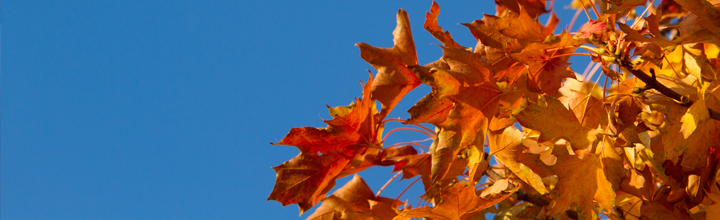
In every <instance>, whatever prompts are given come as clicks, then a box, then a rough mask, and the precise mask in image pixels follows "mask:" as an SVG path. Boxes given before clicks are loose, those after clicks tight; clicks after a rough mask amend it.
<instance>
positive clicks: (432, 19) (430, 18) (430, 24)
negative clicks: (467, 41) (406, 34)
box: [423, 1, 464, 49]
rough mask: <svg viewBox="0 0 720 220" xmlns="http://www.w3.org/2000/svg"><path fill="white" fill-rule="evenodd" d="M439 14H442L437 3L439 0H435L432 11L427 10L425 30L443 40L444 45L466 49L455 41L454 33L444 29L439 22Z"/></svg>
mask: <svg viewBox="0 0 720 220" xmlns="http://www.w3.org/2000/svg"><path fill="white" fill-rule="evenodd" d="M438 15H440V6H439V5H438V4H437V2H435V1H433V3H432V6H431V7H430V12H427V13H426V15H425V24H423V27H425V30H427V31H428V32H430V34H432V35H433V37H435V38H436V39H438V40H439V41H440V42H442V43H443V45H445V46H446V47H449V48H454V49H464V48H463V46H460V45H459V44H458V43H455V41H454V40H453V39H452V35H450V32H447V31H445V32H443V29H442V28H441V27H440V26H439V25H438V24H437V17H438Z"/></svg>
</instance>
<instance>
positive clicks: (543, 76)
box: [512, 49, 575, 96]
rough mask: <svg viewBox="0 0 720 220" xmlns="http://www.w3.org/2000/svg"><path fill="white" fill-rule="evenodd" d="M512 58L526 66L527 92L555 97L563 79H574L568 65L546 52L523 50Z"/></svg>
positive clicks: (573, 74)
mask: <svg viewBox="0 0 720 220" xmlns="http://www.w3.org/2000/svg"><path fill="white" fill-rule="evenodd" d="M512 57H513V58H514V59H516V60H518V61H520V62H522V63H525V64H526V65H527V66H528V82H527V86H528V90H530V91H533V92H538V93H546V94H548V95H550V96H555V95H556V94H557V93H558V89H560V87H562V82H563V80H564V79H565V78H572V79H575V73H574V72H573V71H572V69H570V64H569V63H567V62H566V61H564V60H563V59H557V58H554V57H552V56H551V55H550V54H548V53H547V52H546V51H538V50H533V49H531V50H527V49H526V50H523V52H521V53H518V54H513V55H512Z"/></svg>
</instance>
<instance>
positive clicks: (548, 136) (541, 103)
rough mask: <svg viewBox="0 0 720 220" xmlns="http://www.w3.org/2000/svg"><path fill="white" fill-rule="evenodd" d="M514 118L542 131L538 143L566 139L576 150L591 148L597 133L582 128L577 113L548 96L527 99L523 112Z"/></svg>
mask: <svg viewBox="0 0 720 220" xmlns="http://www.w3.org/2000/svg"><path fill="white" fill-rule="evenodd" d="M530 98H534V97H530ZM514 116H515V118H516V119H517V120H518V122H520V124H521V125H522V126H524V127H527V128H531V129H533V130H537V131H540V137H539V140H538V141H540V142H545V141H551V142H554V141H556V140H558V139H560V138H564V139H567V140H568V142H570V144H571V146H572V148H573V149H574V150H583V149H587V148H588V147H590V144H591V143H593V141H594V140H595V133H597V132H596V131H594V130H593V129H592V128H589V127H584V126H582V124H580V122H579V121H578V119H577V118H576V117H575V113H573V112H572V111H570V110H568V109H567V108H565V105H563V104H562V103H561V102H560V101H558V100H557V99H555V98H552V97H550V96H547V95H541V96H538V97H537V101H533V100H530V99H525V103H523V107H522V110H521V111H519V112H518V113H516V114H515V115H514Z"/></svg>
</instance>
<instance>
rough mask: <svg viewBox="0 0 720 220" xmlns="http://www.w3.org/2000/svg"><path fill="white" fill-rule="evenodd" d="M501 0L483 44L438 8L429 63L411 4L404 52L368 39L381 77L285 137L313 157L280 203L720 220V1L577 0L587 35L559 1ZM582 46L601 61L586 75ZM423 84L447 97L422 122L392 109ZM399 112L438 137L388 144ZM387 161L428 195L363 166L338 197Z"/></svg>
mask: <svg viewBox="0 0 720 220" xmlns="http://www.w3.org/2000/svg"><path fill="white" fill-rule="evenodd" d="M495 2H496V4H497V13H496V15H485V16H484V17H483V18H482V19H481V20H476V21H472V22H470V23H464V24H463V25H465V26H466V27H467V28H468V29H469V30H470V32H471V33H472V35H473V36H475V38H476V39H477V45H474V48H472V47H465V46H461V45H459V44H458V43H457V42H455V41H454V40H453V38H452V35H451V34H450V33H449V32H447V31H444V30H443V29H442V28H441V27H440V26H439V25H438V24H437V18H438V16H439V14H440V7H439V6H438V4H437V3H435V2H433V4H432V6H431V7H430V11H429V12H427V16H426V20H425V23H424V27H425V29H426V30H427V31H428V32H430V34H432V36H434V37H435V38H437V40H438V41H440V42H441V43H442V46H441V49H442V51H443V56H442V57H441V58H440V59H438V60H437V61H435V62H432V63H429V64H425V65H420V64H419V63H418V59H417V55H416V51H415V44H414V42H413V38H412V33H411V30H410V21H409V19H408V15H407V13H406V12H405V11H403V10H402V9H401V10H400V11H399V12H398V14H397V27H396V29H395V31H394V32H393V35H394V46H393V47H392V48H378V47H374V46H371V45H368V44H366V43H358V44H356V46H358V47H359V48H360V55H361V57H362V58H363V59H364V60H365V61H367V62H368V63H370V64H371V65H372V66H373V67H374V68H375V69H376V71H377V73H376V74H375V75H373V73H372V72H371V73H370V77H369V79H368V81H367V82H366V83H364V84H363V93H362V98H357V99H355V102H354V103H353V104H351V105H349V106H339V107H328V108H329V111H330V115H331V116H332V117H333V118H332V119H330V120H326V121H325V123H327V127H326V128H313V127H302V128H292V129H291V130H290V132H289V133H288V134H287V136H286V137H285V138H283V139H282V140H281V141H280V142H278V143H275V144H279V145H291V146H295V147H297V148H298V149H299V150H300V154H299V155H298V156H296V157H295V158H292V159H291V160H289V161H287V162H285V163H283V164H281V165H279V166H277V167H274V168H273V169H274V170H275V172H277V179H276V183H275V187H274V189H273V191H272V192H271V194H270V197H269V198H268V200H276V201H278V202H281V203H282V204H283V205H288V204H298V206H299V207H300V212H301V213H302V212H304V211H306V210H308V209H310V208H312V207H313V206H315V205H317V204H318V203H320V202H321V201H322V205H321V206H320V207H319V208H318V209H317V210H316V211H315V213H313V214H312V215H311V216H310V217H309V219H410V218H428V219H484V218H485V217H484V216H485V214H486V213H495V214H496V218H499V219H503V218H505V219H546V218H558V219H566V218H575V219H595V218H599V217H600V216H605V217H607V218H610V219H720V169H718V168H720V121H719V120H720V114H718V113H717V112H716V111H717V110H720V79H718V78H719V77H720V72H719V71H720V59H718V55H719V53H720V50H719V47H718V45H720V1H718V0H710V1H706V0H687V1H677V2H675V1H672V0H661V1H660V2H659V4H655V3H656V2H655V1H649V2H648V1H645V0H615V1H611V0H604V1H599V2H596V4H592V3H589V1H580V0H577V1H573V2H572V3H571V4H570V6H569V7H571V8H573V9H575V10H578V14H580V12H581V11H584V12H585V14H586V15H587V16H588V17H589V18H591V20H590V21H589V22H587V23H585V24H583V25H582V27H581V28H580V29H579V31H577V32H575V33H569V32H567V31H565V30H562V31H560V32H556V30H557V29H558V27H557V26H558V24H559V19H558V18H557V17H556V16H555V14H554V12H552V8H553V7H552V4H553V3H549V4H550V6H549V7H548V5H547V4H548V2H545V1H542V0H496V1H495ZM548 8H549V9H548ZM545 13H551V15H550V16H549V19H548V21H547V23H546V24H544V25H543V24H541V23H540V22H539V21H538V16H540V15H542V14H545ZM593 17H594V18H595V19H592V18H593ZM571 23H572V22H571ZM568 26H569V27H571V26H572V24H569V25H568ZM578 49H579V50H580V52H583V53H580V52H577V51H576V50H578ZM582 50H584V51H582ZM571 56H590V57H591V58H592V61H593V62H591V63H590V64H589V66H588V70H586V71H585V72H584V73H583V74H577V73H576V72H574V71H573V70H572V69H571V68H570V66H569V63H568V59H569V58H570V57H571ZM598 69H600V70H601V72H602V73H603V74H604V77H595V78H597V80H596V81H595V82H592V81H590V80H589V79H591V78H593V75H594V74H595V73H596V72H597V70H598ZM601 78H603V79H604V83H600V81H599V80H600V79H601ZM608 82H609V84H608ZM420 84H427V85H429V86H430V87H432V92H431V93H430V94H428V95H427V96H425V97H424V98H423V99H421V100H420V101H418V102H417V103H416V104H415V106H413V107H412V108H410V109H409V110H408V112H409V113H410V116H411V117H410V118H409V119H386V116H387V115H388V113H389V112H390V111H392V110H393V108H394V107H395V106H396V104H397V103H398V102H399V101H400V100H401V99H402V98H403V96H404V95H405V94H407V93H408V92H409V91H410V90H412V89H414V88H416V87H417V86H419V85H420ZM375 101H379V102H380V103H381V106H380V109H378V107H377V106H376V104H375V103H376V102H375ZM390 121H401V122H402V123H403V124H405V125H407V126H412V127H408V128H399V129H405V130H414V131H418V132H421V133H424V134H427V135H428V136H429V137H430V138H431V139H432V145H430V146H423V145H422V144H420V143H422V142H421V141H408V142H403V143H385V142H384V140H385V138H383V128H384V126H385V123H387V122H390ZM423 124H426V125H427V124H431V125H434V126H435V128H434V129H429V128H427V127H426V126H423ZM517 124H519V126H518V125H517ZM392 131H394V130H391V131H389V132H387V133H386V135H385V136H387V134H390V133H392ZM491 158H494V159H495V160H496V161H498V163H496V164H491V163H490V162H489V160H490V159H491ZM372 166H393V167H394V170H393V171H394V172H397V175H395V177H397V176H399V175H402V177H401V178H402V179H415V181H416V182H417V181H420V182H421V184H422V185H423V187H424V189H425V193H424V194H423V195H419V196H420V198H421V199H422V200H423V201H425V203H424V204H425V205H422V206H419V207H413V206H412V205H411V204H408V203H405V202H403V201H398V200H397V199H394V198H387V197H381V196H379V194H380V192H377V194H375V193H374V192H373V191H372V190H370V188H369V187H368V186H367V185H366V184H365V182H364V181H363V180H362V179H361V178H360V177H359V176H357V175H355V177H354V178H353V179H352V180H351V181H350V182H349V183H347V184H346V185H345V186H343V187H342V188H340V189H339V190H337V191H336V192H334V193H332V194H331V195H329V196H328V195H327V194H328V193H329V191H330V190H331V189H332V188H333V187H334V185H335V180H336V179H337V178H341V177H344V176H348V175H352V174H355V173H357V172H359V171H361V170H364V169H366V168H369V167H372ZM484 176H485V177H487V178H486V180H485V179H483V178H482V177H484ZM395 177H393V179H394V178H395ZM391 180H392V179H391ZM390 182H391V181H388V183H390ZM380 191H382V189H381V190H380ZM398 198H399V196H398ZM418 204H421V203H418Z"/></svg>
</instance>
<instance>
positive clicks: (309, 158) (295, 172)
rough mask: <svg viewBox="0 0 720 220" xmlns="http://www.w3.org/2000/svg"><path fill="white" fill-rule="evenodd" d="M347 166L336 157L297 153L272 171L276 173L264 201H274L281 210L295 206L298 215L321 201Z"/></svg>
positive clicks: (343, 159) (337, 155)
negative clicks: (273, 182)
mask: <svg viewBox="0 0 720 220" xmlns="http://www.w3.org/2000/svg"><path fill="white" fill-rule="evenodd" d="M348 163H350V159H348V158H346V157H344V156H342V155H339V154H324V155H323V156H319V155H313V154H305V153H300V154H299V155H298V156H296V157H295V158H293V159H291V160H289V161H287V162H285V163H283V164H280V165H279V166H276V167H273V170H275V172H276V173H277V177H276V179H275V187H274V188H273V191H272V192H271V193H270V197H268V200H276V201H278V202H280V203H282V205H283V206H286V205H289V204H298V206H299V207H300V214H302V213H303V212H305V211H307V210H308V209H310V208H312V207H313V206H315V204H317V203H318V202H320V200H322V199H323V198H325V194H326V193H327V192H328V191H330V189H332V188H333V186H335V179H336V178H337V176H338V175H339V174H340V172H342V170H343V169H345V167H346V166H347V165H348Z"/></svg>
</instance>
